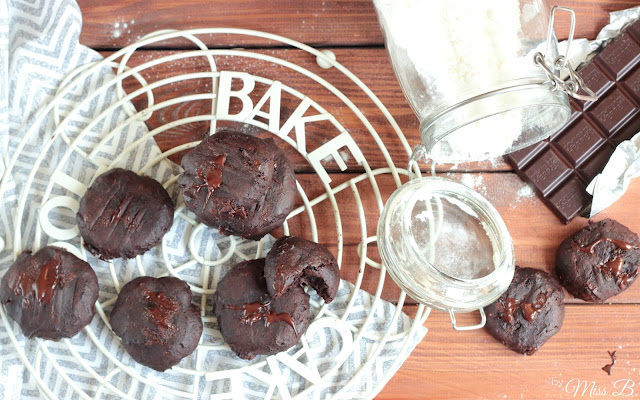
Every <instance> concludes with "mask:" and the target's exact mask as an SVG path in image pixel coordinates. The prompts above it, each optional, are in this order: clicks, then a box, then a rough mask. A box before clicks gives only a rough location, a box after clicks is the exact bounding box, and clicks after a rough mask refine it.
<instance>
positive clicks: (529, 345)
mask: <svg viewBox="0 0 640 400" xmlns="http://www.w3.org/2000/svg"><path fill="white" fill-rule="evenodd" d="M484 310H485V313H486V314H487V323H486V325H485V328H486V329H487V331H489V333H490V334H491V335H492V336H493V337H494V338H496V339H497V340H498V341H500V342H502V344H504V345H505V346H507V347H508V348H510V349H511V350H513V351H515V352H517V353H521V354H533V353H535V352H536V351H537V350H538V349H539V348H540V347H541V346H542V345H543V344H545V343H546V342H547V340H549V339H550V338H551V336H553V335H555V334H556V333H558V331H559V330H560V328H562V321H563V320H564V292H563V291H562V286H560V283H559V282H558V281H557V280H556V279H555V278H554V277H553V276H551V275H550V274H548V273H546V272H544V271H541V270H539V269H534V268H520V267H516V271H515V274H514V276H513V280H512V281H511V284H510V285H509V288H508V289H507V291H506V292H505V293H504V294H503V295H502V296H500V298H499V299H498V300H496V301H495V302H494V303H492V304H490V305H488V306H487V307H485V309H484Z"/></svg>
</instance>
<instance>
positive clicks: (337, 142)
mask: <svg viewBox="0 0 640 400" xmlns="http://www.w3.org/2000/svg"><path fill="white" fill-rule="evenodd" d="M345 146H346V147H347V148H348V149H349V151H351V154H353V156H354V158H355V160H356V161H357V162H358V164H362V162H364V161H365V159H364V155H363V154H362V152H361V151H360V148H359V147H358V145H357V144H356V142H355V141H354V140H353V138H352V137H351V135H349V133H348V132H342V133H341V134H340V135H338V136H336V137H334V138H333V139H331V140H329V141H328V142H327V143H325V144H323V145H322V146H320V147H318V148H317V149H315V150H314V151H312V152H311V153H309V154H308V156H307V159H308V160H309V163H311V166H312V167H313V168H314V169H315V171H316V173H317V174H318V176H319V177H320V179H322V181H323V182H324V183H329V182H331V178H330V177H329V174H327V171H326V170H325V169H324V167H323V166H322V164H321V163H320V161H322V160H323V159H324V158H325V157H327V156H332V157H333V159H334V160H335V161H336V163H338V167H340V170H341V171H344V170H346V169H347V165H346V164H345V163H344V160H343V159H342V157H341V156H340V153H338V150H340V149H341V148H342V147H345Z"/></svg>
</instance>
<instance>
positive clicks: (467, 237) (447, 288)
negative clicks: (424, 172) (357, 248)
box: [378, 177, 515, 312]
mask: <svg viewBox="0 0 640 400" xmlns="http://www.w3.org/2000/svg"><path fill="white" fill-rule="evenodd" d="M378 248H379V251H380V255H381V257H382V261H383V263H384V264H385V266H386V268H387V271H388V272H389V275H390V276H391V277H392V279H393V280H394V281H395V282H396V283H397V284H398V285H399V286H400V287H401V288H402V289H403V290H405V291H406V292H407V294H409V295H410V296H411V297H412V298H414V299H415V300H416V301H418V302H420V303H422V304H425V305H428V306H431V307H434V308H437V309H440V310H444V311H449V312H467V311H473V310H476V309H481V308H482V307H484V306H486V305H488V304H490V303H492V302H494V301H495V300H496V299H497V298H498V297H499V296H500V295H501V294H502V293H503V292H504V291H505V290H506V289H507V287H508V286H509V284H510V283H511V279H512V278H513V273H514V268H515V256H514V249H513V241H512V239H511V235H510V234H509V231H508V229H507V226H506V225H505V223H504V221H503V219H502V218H501V217H500V214H499V213H498V212H497V210H496V209H495V208H494V207H493V206H492V205H491V204H490V203H489V201H487V200H486V199H485V198H484V197H482V196H481V195H480V194H478V193H477V192H475V191H473V190H472V189H470V188H468V187H466V186H464V185H463V184H461V183H458V182H454V181H451V180H448V179H443V178H438V177H424V178H418V179H413V180H411V181H409V182H407V183H405V184H404V185H402V186H401V187H400V188H398V189H397V190H396V191H395V192H394V193H393V194H392V195H391V197H390V198H389V200H388V201H387V203H386V205H385V207H384V209H383V211H382V215H381V217H380V220H379V222H378Z"/></svg>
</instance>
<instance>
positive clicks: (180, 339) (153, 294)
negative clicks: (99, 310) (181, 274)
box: [110, 276, 203, 371]
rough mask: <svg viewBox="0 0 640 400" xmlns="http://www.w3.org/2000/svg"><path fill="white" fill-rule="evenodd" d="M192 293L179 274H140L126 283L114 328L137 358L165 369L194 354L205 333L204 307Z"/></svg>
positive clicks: (114, 314) (113, 314)
mask: <svg viewBox="0 0 640 400" xmlns="http://www.w3.org/2000/svg"><path fill="white" fill-rule="evenodd" d="M191 297H192V294H191V289H189V285H187V283H186V282H184V281H182V280H180V279H178V278H174V277H166V278H152V277H149V276H143V277H139V278H136V279H134V280H132V281H131V282H129V283H127V284H126V285H124V286H123V287H122V290H121V291H120V294H119V295H118V300H117V301H116V305H115V306H114V307H113V310H112V311H111V318H110V322H111V328H112V329H113V331H114V332H115V333H116V335H118V336H119V337H120V339H122V345H123V346H124V348H125V349H126V350H127V352H128V353H129V355H131V357H132V358H133V359H134V360H136V361H137V362H139V363H140V364H142V365H146V366H147V367H149V368H153V369H155V370H156V371H165V370H167V369H169V368H171V367H173V366H174V365H176V364H178V363H179V362H180V360H182V359H183V358H184V357H186V356H188V355H189V354H191V353H192V352H193V351H194V350H195V348H196V347H197V346H198V342H199V341H200V336H202V328H203V325H202V318H200V307H198V306H197V305H195V304H192V303H191Z"/></svg>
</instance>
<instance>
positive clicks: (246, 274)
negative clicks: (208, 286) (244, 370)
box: [213, 258, 311, 360]
mask: <svg viewBox="0 0 640 400" xmlns="http://www.w3.org/2000/svg"><path fill="white" fill-rule="evenodd" d="M213 312H214V314H215V316H216V317H217V318H218V325H219V327H220V332H221V333H222V337H223V338H224V340H225V341H226V342H227V343H228V344H229V346H230V347H231V350H233V351H234V352H235V353H236V354H237V355H238V356H239V357H241V358H244V359H247V360H251V359H252V358H254V357H255V356H257V355H259V354H275V353H278V352H281V351H283V350H286V349H288V348H290V347H291V346H293V345H295V344H296V343H298V341H299V340H300V336H301V335H302V334H303V333H304V332H305V331H306V330H307V327H308V326H309V318H310V316H311V315H310V309H309V295H308V294H306V293H305V292H304V290H303V289H302V288H301V287H300V286H296V287H292V288H291V289H290V290H289V291H287V292H286V293H285V294H283V295H282V296H280V297H279V298H278V299H273V298H271V296H269V293H267V287H266V284H265V280H264V259H263V258H261V259H258V260H251V261H244V262H241V263H239V264H237V265H235V266H234V267H233V268H232V269H231V270H230V271H229V272H228V273H227V275H225V277H224V278H222V279H221V280H220V282H219V283H218V288H217V290H216V293H215V294H214V295H213Z"/></svg>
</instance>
